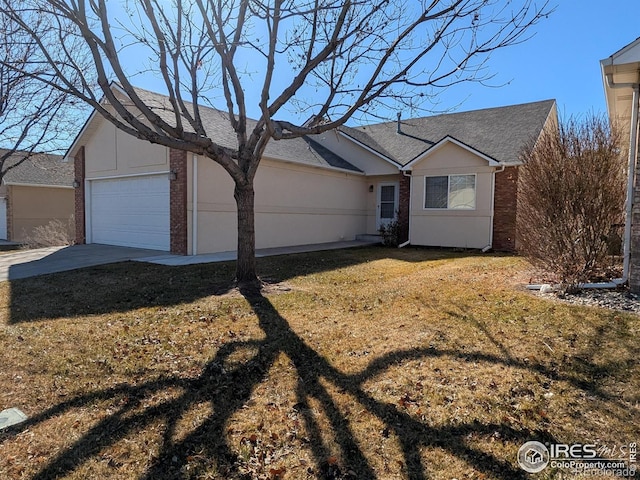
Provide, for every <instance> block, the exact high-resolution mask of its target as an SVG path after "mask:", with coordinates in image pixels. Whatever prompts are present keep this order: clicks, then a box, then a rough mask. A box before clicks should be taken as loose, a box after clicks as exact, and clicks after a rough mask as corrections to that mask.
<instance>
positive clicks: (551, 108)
mask: <svg viewBox="0 0 640 480" xmlns="http://www.w3.org/2000/svg"><path fill="white" fill-rule="evenodd" d="M114 88H117V87H114ZM139 92H140V94H141V95H143V97H144V99H145V101H146V102H147V103H148V104H152V105H153V106H154V108H155V109H156V111H157V112H158V113H159V114H160V115H166V112H167V111H169V110H168V107H169V102H168V100H167V98H166V97H164V96H162V95H159V94H155V93H152V92H147V91H144V90H139ZM119 94H121V95H122V94H123V93H122V92H119ZM203 116H204V121H205V122H206V124H207V125H208V127H209V128H208V131H209V132H217V134H218V136H217V137H216V138H215V140H216V141H217V142H219V143H221V144H223V145H224V146H228V147H231V148H233V146H234V141H235V136H234V134H233V132H232V131H231V128H230V126H229V123H228V121H227V120H226V114H225V113H223V112H220V111H217V110H213V109H204V108H203ZM555 121H556V107H555V102H554V101H553V100H547V101H543V102H536V103H530V104H524V105H516V106H510V107H502V108H492V109H486V110H479V111H475V112H465V113H455V114H450V115H439V116H434V117H428V118H421V119H411V120H404V121H401V122H400V123H399V124H398V123H397V122H390V123H383V124H378V125H371V126H368V127H361V128H348V127H344V128H341V129H339V130H337V131H330V132H326V133H324V134H322V135H314V136H309V137H305V138H299V139H295V140H286V141H284V140H283V141H271V142H270V143H269V145H268V147H267V149H266V152H265V154H264V157H263V160H262V162H261V164H260V168H259V169H258V173H257V175H256V178H255V192H256V193H255V195H256V196H255V205H256V207H255V210H256V217H255V218H256V246H257V248H267V247H278V246H291V245H303V244H317V243H325V242H333V241H339V240H352V239H354V238H355V237H356V236H357V235H361V234H369V235H371V234H377V233H378V230H379V227H380V225H384V224H387V223H389V222H390V221H391V220H393V219H394V218H398V220H399V223H400V226H401V235H400V236H401V240H403V241H404V240H407V239H408V240H409V241H410V242H411V243H412V244H414V245H426V246H444V247H465V248H484V247H492V248H495V249H500V250H513V249H514V248H515V218H516V213H517V200H516V190H517V178H518V175H517V165H518V154H519V151H520V149H521V148H522V146H523V145H524V144H525V143H526V142H527V141H529V140H531V139H535V138H537V137H538V136H539V135H540V133H541V131H542V129H543V127H544V126H545V125H546V124H548V123H550V122H555ZM398 130H399V131H398ZM67 156H68V157H69V158H73V160H74V164H75V179H76V181H77V182H78V184H79V188H77V189H76V210H75V211H76V241H77V242H78V243H83V242H87V243H106V244H113V245H123V246H135V247H144V248H151V249H157V250H164V251H171V252H174V253H178V254H201V253H214V252H223V251H233V250H235V248H236V242H237V240H236V235H237V230H236V226H237V223H236V206H235V201H234V198H233V181H232V180H231V178H230V177H229V175H228V174H227V173H226V172H225V171H224V170H223V168H222V167H220V166H219V165H217V164H216V163H215V162H213V161H212V160H210V159H208V158H198V157H197V156H195V155H192V154H190V153H186V152H182V151H175V150H171V149H169V148H166V147H162V146H158V145H153V144H151V143H148V142H145V141H142V140H138V139H136V138H134V137H132V136H129V135H128V134H126V133H124V132H121V131H119V130H117V129H116V128H115V127H114V126H113V125H111V124H110V123H109V122H108V121H106V120H104V119H103V118H102V117H101V116H100V115H99V114H97V113H95V112H94V114H93V115H92V116H91V117H90V118H89V120H88V121H87V123H86V125H85V126H84V128H83V130H82V131H81V132H80V134H79V135H78V137H77V138H76V140H75V142H74V143H73V145H72V146H71V148H70V149H69V151H68V153H67Z"/></svg>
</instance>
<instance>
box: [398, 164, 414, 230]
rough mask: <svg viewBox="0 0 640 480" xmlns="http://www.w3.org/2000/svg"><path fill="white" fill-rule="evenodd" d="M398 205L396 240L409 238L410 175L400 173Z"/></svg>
mask: <svg viewBox="0 0 640 480" xmlns="http://www.w3.org/2000/svg"><path fill="white" fill-rule="evenodd" d="M399 194H400V195H399V203H400V204H399V205H398V227H399V231H398V242H399V243H404V242H406V241H407V240H409V202H410V201H411V177H410V176H405V175H403V174H402V173H400V192H399Z"/></svg>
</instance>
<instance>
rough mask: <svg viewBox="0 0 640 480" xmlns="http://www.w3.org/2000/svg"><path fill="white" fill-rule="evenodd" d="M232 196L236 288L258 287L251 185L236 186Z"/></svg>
mask: <svg viewBox="0 0 640 480" xmlns="http://www.w3.org/2000/svg"><path fill="white" fill-rule="evenodd" d="M233 196H234V197H235V199H236V205H237V208H238V262H237V264H236V282H237V283H238V286H241V287H242V286H247V287H250V286H258V284H259V280H258V275H257V274H256V231H255V214H254V192H253V185H252V184H249V185H238V184H236V186H235V189H234V192H233Z"/></svg>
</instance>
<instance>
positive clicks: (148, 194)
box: [91, 174, 170, 251]
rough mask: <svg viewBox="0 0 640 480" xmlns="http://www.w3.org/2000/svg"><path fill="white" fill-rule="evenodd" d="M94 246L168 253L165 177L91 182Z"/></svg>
mask: <svg viewBox="0 0 640 480" xmlns="http://www.w3.org/2000/svg"><path fill="white" fill-rule="evenodd" d="M91 231H92V239H91V241H92V242H93V243H104V244H107V245H120V246H130V247H139V248H149V249H154V250H165V251H167V250H169V244H170V235H169V179H168V177H167V175H166V174H164V175H151V176H145V177H132V178H120V179H109V180H93V181H92V182H91Z"/></svg>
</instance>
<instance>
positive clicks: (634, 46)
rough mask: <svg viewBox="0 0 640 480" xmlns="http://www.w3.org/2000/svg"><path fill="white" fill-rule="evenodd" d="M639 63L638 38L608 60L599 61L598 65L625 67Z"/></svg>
mask: <svg viewBox="0 0 640 480" xmlns="http://www.w3.org/2000/svg"><path fill="white" fill-rule="evenodd" d="M636 62H640V37H638V38H636V39H635V40H634V41H633V42H631V43H630V44H629V45H626V46H625V47H622V48H621V49H620V50H618V51H617V52H615V53H614V54H613V55H611V56H610V57H609V58H605V59H604V60H600V63H601V64H602V65H603V66H605V65H625V64H627V63H636Z"/></svg>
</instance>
